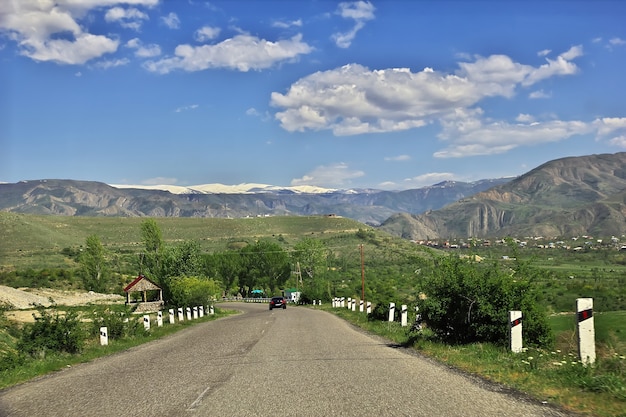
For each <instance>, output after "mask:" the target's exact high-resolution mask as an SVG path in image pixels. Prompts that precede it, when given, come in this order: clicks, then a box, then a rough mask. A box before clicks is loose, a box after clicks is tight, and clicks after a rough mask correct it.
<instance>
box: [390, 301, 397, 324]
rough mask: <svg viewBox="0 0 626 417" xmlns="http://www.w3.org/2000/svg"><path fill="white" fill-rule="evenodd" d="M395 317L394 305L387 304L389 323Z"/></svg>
mask: <svg viewBox="0 0 626 417" xmlns="http://www.w3.org/2000/svg"><path fill="white" fill-rule="evenodd" d="M395 315H396V303H389V321H393V318H394V316H395Z"/></svg>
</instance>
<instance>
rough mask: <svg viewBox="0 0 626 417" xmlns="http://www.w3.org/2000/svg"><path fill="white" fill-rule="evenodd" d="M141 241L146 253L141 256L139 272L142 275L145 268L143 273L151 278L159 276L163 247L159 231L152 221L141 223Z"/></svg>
mask: <svg viewBox="0 0 626 417" xmlns="http://www.w3.org/2000/svg"><path fill="white" fill-rule="evenodd" d="M141 241H142V242H143V244H144V246H145V248H146V252H145V253H143V254H141V259H140V268H139V269H140V272H141V273H143V272H144V268H145V269H146V271H145V272H148V273H150V274H152V275H153V276H154V275H159V274H160V272H161V271H160V266H161V262H160V261H161V255H162V254H163V250H164V245H163V237H162V234H161V229H159V226H158V225H157V223H156V221H155V220H154V219H146V220H144V221H142V222H141Z"/></svg>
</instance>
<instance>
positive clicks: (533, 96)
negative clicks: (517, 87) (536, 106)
mask: <svg viewBox="0 0 626 417" xmlns="http://www.w3.org/2000/svg"><path fill="white" fill-rule="evenodd" d="M550 97H552V94H550V93H546V92H545V91H543V90H537V91H532V92H531V93H530V94H528V98H530V99H533V100H537V99H541V98H550Z"/></svg>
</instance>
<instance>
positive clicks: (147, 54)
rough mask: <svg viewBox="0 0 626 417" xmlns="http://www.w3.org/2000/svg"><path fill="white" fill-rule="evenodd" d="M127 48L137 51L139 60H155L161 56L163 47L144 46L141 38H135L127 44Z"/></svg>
mask: <svg viewBox="0 0 626 417" xmlns="http://www.w3.org/2000/svg"><path fill="white" fill-rule="evenodd" d="M126 47H127V48H131V49H134V50H135V56H137V57H139V58H154V57H155V56H159V55H161V47H160V46H159V45H157V44H149V45H144V44H143V43H142V42H141V40H139V38H133V39H131V40H129V41H128V42H126Z"/></svg>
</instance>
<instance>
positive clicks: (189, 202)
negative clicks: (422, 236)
mask: <svg viewBox="0 0 626 417" xmlns="http://www.w3.org/2000/svg"><path fill="white" fill-rule="evenodd" d="M508 181H510V178H503V179H497V180H483V181H477V182H473V183H463V182H444V183H440V184H436V185H433V186H430V187H424V188H419V189H414V190H406V191H396V192H393V191H380V190H349V191H341V190H330V191H329V192H323V193H322V192H311V193H306V192H297V193H296V192H289V190H286V189H284V188H264V189H262V190H261V192H249V191H248V192H246V193H244V194H233V193H199V192H196V193H181V194H173V193H171V192H168V191H163V190H155V189H135V188H123V189H122V188H116V187H113V186H110V185H107V184H104V183H100V182H93V181H76V180H52V179H49V180H34V181H21V182H18V183H13V184H0V210H2V211H9V212H15V213H30V214H51V215H65V216H152V217H246V216H265V215H320V214H331V213H332V214H336V215H339V216H344V217H348V218H352V219H355V220H358V221H360V222H362V223H368V224H372V225H379V224H380V223H381V222H383V221H384V220H386V219H387V218H389V217H390V216H392V215H393V214H395V213H398V212H406V213H414V214H417V213H423V212H424V211H426V210H434V209H438V208H441V207H443V206H445V205H446V204H449V203H451V202H453V201H456V200H458V199H460V198H464V197H468V196H470V195H473V194H475V193H477V192H480V191H484V190H487V189H489V188H491V187H493V186H494V185H499V184H503V183H506V182H508ZM316 191H317V190H316Z"/></svg>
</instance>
